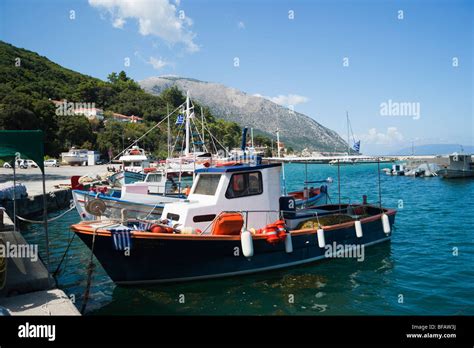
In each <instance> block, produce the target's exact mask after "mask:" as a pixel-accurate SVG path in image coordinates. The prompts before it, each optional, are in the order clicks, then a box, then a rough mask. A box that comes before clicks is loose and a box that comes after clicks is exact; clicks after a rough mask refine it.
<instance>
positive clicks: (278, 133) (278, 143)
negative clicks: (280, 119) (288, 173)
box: [276, 128, 280, 158]
mask: <svg viewBox="0 0 474 348" xmlns="http://www.w3.org/2000/svg"><path fill="white" fill-rule="evenodd" d="M276 134H277V155H278V158H280V130H279V129H278V128H277V130H276Z"/></svg>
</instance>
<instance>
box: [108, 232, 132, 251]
mask: <svg viewBox="0 0 474 348" xmlns="http://www.w3.org/2000/svg"><path fill="white" fill-rule="evenodd" d="M110 233H111V234H112V241H113V244H114V249H115V250H131V249H132V237H131V233H130V229H129V228H114V229H110Z"/></svg>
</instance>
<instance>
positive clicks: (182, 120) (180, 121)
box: [176, 114, 184, 124]
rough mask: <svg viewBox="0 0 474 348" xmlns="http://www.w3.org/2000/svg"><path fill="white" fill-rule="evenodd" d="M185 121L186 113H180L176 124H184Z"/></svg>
mask: <svg viewBox="0 0 474 348" xmlns="http://www.w3.org/2000/svg"><path fill="white" fill-rule="evenodd" d="M183 123H184V115H182V114H179V115H178V118H177V119H176V124H183Z"/></svg>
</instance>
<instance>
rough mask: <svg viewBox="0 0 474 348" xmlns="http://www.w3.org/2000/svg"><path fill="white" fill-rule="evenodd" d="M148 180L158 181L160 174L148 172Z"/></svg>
mask: <svg viewBox="0 0 474 348" xmlns="http://www.w3.org/2000/svg"><path fill="white" fill-rule="evenodd" d="M147 181H148V182H160V181H161V174H148V180H147Z"/></svg>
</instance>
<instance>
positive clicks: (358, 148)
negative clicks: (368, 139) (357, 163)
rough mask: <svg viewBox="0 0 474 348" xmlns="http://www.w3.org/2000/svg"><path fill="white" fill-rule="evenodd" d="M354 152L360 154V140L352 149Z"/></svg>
mask: <svg viewBox="0 0 474 348" xmlns="http://www.w3.org/2000/svg"><path fill="white" fill-rule="evenodd" d="M352 148H353V149H354V151H356V152H359V150H360V140H359V141H357V142H355V143H354V146H353V147H352Z"/></svg>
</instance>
